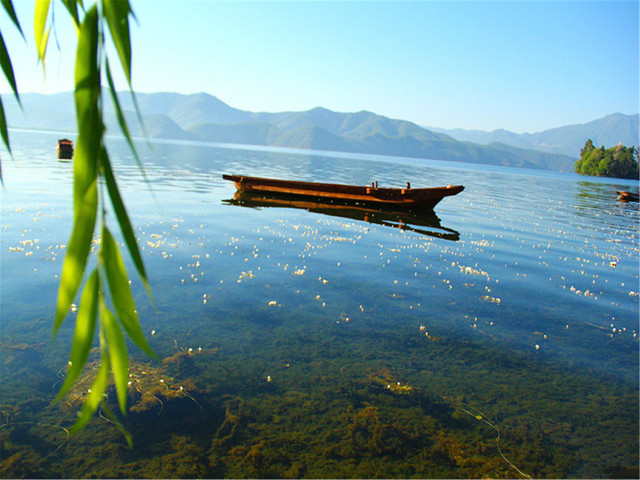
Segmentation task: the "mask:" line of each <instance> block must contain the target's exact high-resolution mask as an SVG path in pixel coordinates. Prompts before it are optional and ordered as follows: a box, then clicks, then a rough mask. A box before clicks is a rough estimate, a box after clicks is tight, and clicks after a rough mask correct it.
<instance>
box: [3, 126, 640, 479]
mask: <svg viewBox="0 0 640 480" xmlns="http://www.w3.org/2000/svg"><path fill="white" fill-rule="evenodd" d="M57 138H58V135H56V134H52V133H42V132H41V133H29V132H13V135H12V145H13V149H14V158H13V159H10V158H9V156H8V155H6V154H3V155H2V171H3V178H4V189H3V190H2V193H1V194H2V207H1V213H2V218H1V225H0V228H1V229H2V240H1V250H0V251H1V254H0V255H1V261H2V264H1V267H2V268H1V275H2V277H1V280H2V283H1V292H2V293H1V299H0V300H1V329H0V342H1V350H0V354H1V356H0V363H1V369H2V370H1V374H2V384H1V386H0V423H1V425H0V440H1V442H0V475H1V476H2V477H155V478H166V477H169V478H170V477H325V478H327V477H328V478H335V477H357V478H370V477H387V478H390V477H403V478H404V477H422V478H436V477H440V478H442V477H447V478H461V477H464V478H468V477H477V478H479V477H494V478H495V477H507V478H528V477H554V478H557V477H611V476H619V475H622V476H630V477H633V476H637V472H638V426H639V425H638V407H639V405H638V353H639V352H638V334H639V333H640V332H639V326H638V300H639V296H638V292H639V284H638V282H639V280H638V278H639V264H638V262H639V236H638V235H639V232H638V226H639V214H638V204H637V203H629V204H624V203H620V202H618V201H617V200H616V193H615V192H616V190H621V189H623V190H633V191H637V188H638V183H637V182H631V181H624V180H617V179H595V178H591V177H579V176H576V175H572V174H556V173H549V172H537V171H529V170H519V169H510V168H496V167H484V166H482V167H480V166H473V165H466V164H458V163H448V162H436V161H427V160H412V159H404V158H392V157H378V156H367V155H350V154H335V153H326V154H324V153H313V154H311V153H303V152H292V151H289V150H265V149H259V148H250V147H247V148H239V147H232V146H220V145H218V146H216V145H207V144H197V143H189V142H153V143H152V145H151V149H149V146H148V145H146V144H144V143H142V144H140V145H139V148H140V153H141V157H142V158H143V162H144V165H145V168H146V174H147V177H148V184H147V183H145V181H144V180H143V179H142V178H141V175H140V173H139V170H138V168H137V166H136V164H135V161H134V159H133V158H132V156H131V154H130V153H129V152H128V151H127V149H126V146H125V144H124V142H122V141H121V140H118V139H112V140H111V141H110V146H109V148H110V152H111V156H112V160H113V162H114V168H115V170H116V173H117V174H118V178H119V182H120V186H121V189H122V192H123V195H124V197H125V202H126V204H127V207H128V209H129V213H130V215H131V217H132V220H133V223H134V225H135V228H136V232H137V235H138V237H139V240H140V243H139V244H140V247H141V248H142V253H143V257H144V261H145V264H146V268H147V270H148V274H149V277H150V280H151V286H152V290H153V297H154V302H153V303H151V302H150V301H149V299H148V298H147V296H146V294H145V292H144V289H143V288H142V287H141V285H140V282H139V280H138V279H137V278H136V277H135V276H134V269H133V268H132V267H131V264H129V273H130V275H131V277H132V285H133V288H134V293H135V294H136V301H137V306H138V310H139V313H140V317H141V322H142V324H143V328H144V331H145V332H146V333H147V335H148V338H149V340H150V342H151V345H152V347H153V348H154V349H155V351H156V352H157V353H158V355H159V356H160V358H161V359H163V360H162V361H161V362H154V361H151V360H150V359H148V358H147V357H145V356H144V355H143V354H142V353H141V352H139V351H137V350H135V349H134V348H133V347H131V348H130V349H129V350H130V354H131V357H132V364H131V379H132V386H131V387H130V390H131V394H130V399H129V400H130V402H129V405H130V407H131V411H130V412H129V414H128V416H127V417H126V418H125V419H124V424H125V426H126V428H127V429H128V430H129V431H130V432H131V434H132V436H133V441H134V445H135V446H134V449H133V450H129V449H128V448H127V447H126V442H125V441H124V438H123V437H122V436H121V435H120V433H119V432H118V431H117V429H116V428H115V427H114V426H113V425H111V424H109V422H108V421H107V420H106V419H104V418H103V417H102V416H96V418H95V419H94V420H93V421H92V422H91V423H90V424H89V426H88V427H87V428H86V429H85V430H84V431H83V432H81V433H79V434H78V435H76V436H73V437H71V438H67V434H66V430H65V429H66V428H69V426H70V425H71V424H72V423H73V421H74V418H75V415H76V412H77V411H78V408H79V405H80V402H81V401H82V399H83V398H84V395H85V393H86V388H87V387H88V386H89V385H90V381H91V376H92V374H93V372H94V369H92V368H88V370H87V376H86V378H85V379H84V383H83V384H81V385H80V386H79V387H78V388H77V389H76V390H74V391H73V392H72V393H71V394H70V395H69V396H68V397H67V398H66V399H65V400H64V401H62V402H61V403H59V404H56V405H53V404H52V403H51V401H52V399H53V398H54V396H55V393H56V392H57V389H58V388H59V387H60V385H61V379H62V378H63V376H64V367H65V365H66V363H67V359H68V352H69V345H70V339H71V335H72V332H73V320H74V314H73V313H70V315H69V318H68V319H67V321H66V323H65V325H64V327H63V328H62V331H61V333H60V334H59V336H58V338H57V340H56V342H55V344H52V342H51V330H52V321H53V312H54V305H55V297H56V288H57V282H58V275H59V273H60V269H61V266H62V260H63V257H64V253H65V245H66V243H67V241H68V235H69V232H70V213H71V204H70V201H71V177H72V165H71V164H70V163H63V162H59V161H58V160H57V159H56V158H55V152H54V147H55V142H56V140H57ZM222 173H241V174H246V175H257V176H272V177H280V178H295V179H300V180H310V181H329V182H335V183H352V184H370V183H371V182H372V181H378V182H379V184H380V186H402V185H404V184H405V183H406V182H407V181H411V184H412V186H414V187H418V186H441V185H447V184H449V183H453V184H463V185H465V190H464V192H462V193H461V194H460V195H458V196H455V197H450V198H446V199H445V200H443V201H442V202H441V203H440V204H439V205H438V206H437V207H436V215H437V216H436V217H434V216H428V215H427V216H424V215H423V216H416V217H414V218H409V219H407V218H404V219H398V218H397V216H396V217H394V216H393V215H381V214H379V213H378V214H376V213H372V212H368V213H367V212H361V211H353V210H350V211H331V212H328V211H313V210H311V211H310V210H306V209H301V208H296V207H295V206H294V205H287V206H282V207H269V206H264V205H262V206H261V205H258V204H251V203H249V204H244V205H242V204H241V205H238V204H237V202H234V201H233V198H234V193H235V188H234V186H233V184H231V183H230V182H225V181H223V180H222V179H221V174H222ZM109 220H110V221H111V226H112V230H116V228H117V224H116V222H115V220H114V219H113V217H112V216H111V217H110V219H109ZM400 227H401V228H400ZM91 360H92V362H93V363H92V366H93V367H95V365H96V364H97V358H95V359H94V358H93V357H92V359H91ZM109 393H110V395H109V401H110V402H111V404H112V405H113V406H114V407H115V403H114V402H113V400H114V398H115V394H114V392H113V391H110V392H109Z"/></svg>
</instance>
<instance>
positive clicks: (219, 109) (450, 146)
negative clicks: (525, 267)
mask: <svg viewBox="0 0 640 480" xmlns="http://www.w3.org/2000/svg"><path fill="white" fill-rule="evenodd" d="M21 99H22V104H23V106H24V111H25V112H26V114H25V113H22V112H21V111H20V109H19V108H18V107H17V105H16V104H15V101H14V100H13V99H11V98H10V97H8V96H7V97H6V98H5V109H6V114H7V118H9V119H10V120H9V121H10V125H12V126H16V127H24V128H39V129H58V130H63V131H74V130H75V129H76V126H75V119H74V113H73V94H71V93H64V94H57V95H40V94H23V95H22V96H21ZM136 100H137V104H138V106H139V108H140V110H141V112H142V114H143V117H144V124H145V130H146V133H147V135H148V136H149V137H151V138H174V139H194V140H202V141H211V142H218V143H240V144H251V145H265V146H279V147H293V148H304V149H311V150H329V151H344V152H361V153H372V154H381V155H394V156H406V157H416V158H429V159H438V160H453V161H460V162H471V163H482V164H491V165H505V166H514V167H528V168H542V169H549V170H557V171H573V164H574V161H575V160H574V159H572V158H570V157H568V156H566V155H558V154H555V153H549V152H543V151H536V150H534V149H532V148H531V147H530V146H529V144H526V143H522V145H523V146H524V147H527V148H524V149H523V148H517V147H514V146H513V145H511V146H508V145H507V144H508V143H509V142H511V140H512V139H511V136H513V135H515V134H511V136H510V135H508V133H509V132H506V134H507V135H505V136H503V137H500V139H501V143H500V142H493V143H491V144H489V145H480V144H478V143H472V142H469V141H459V140H456V139H454V138H453V137H452V136H450V135H447V134H445V133H442V132H435V131H433V130H429V129H425V128H422V127H420V126H418V125H416V124H415V123H412V122H408V121H404V120H395V119H391V118H387V117H383V116H381V115H377V114H375V113H372V112H368V111H361V112H354V113H340V112H333V111H331V110H327V109H326V108H322V107H317V108H314V109H311V110H308V111H304V112H279V113H267V112H249V111H244V110H238V109H235V108H233V107H231V106H229V105H227V104H226V103H224V102H222V101H221V100H219V99H218V98H216V97H214V96H211V95H208V94H205V93H199V94H194V95H181V94H176V93H147V94H145V93H140V94H137V95H136ZM120 103H121V106H122V109H123V110H124V111H125V116H126V118H127V120H128V121H129V126H130V130H131V132H132V134H133V135H141V134H142V130H141V129H140V127H139V126H138V125H137V117H136V115H135V113H134V106H133V102H132V99H131V96H130V94H129V93H128V92H123V93H122V94H121V98H120ZM105 119H106V124H107V131H108V132H109V133H114V134H117V133H118V124H117V120H116V117H115V111H114V109H113V107H112V106H111V105H110V104H109V102H107V103H106V106H105ZM636 120H637V119H636ZM592 123H593V122H592ZM567 128H569V127H567ZM541 138H542V137H541ZM554 138H555V137H554V136H553V135H551V134H550V135H549V136H548V139H547V140H546V141H548V142H552V141H554ZM592 138H593V137H592ZM585 141H586V138H584V139H581V140H580V143H581V145H580V146H582V145H584V142H585ZM594 141H595V140H594ZM578 151H579V149H578Z"/></svg>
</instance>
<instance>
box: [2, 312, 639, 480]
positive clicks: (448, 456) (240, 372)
mask: <svg viewBox="0 0 640 480" xmlns="http://www.w3.org/2000/svg"><path fill="white" fill-rule="evenodd" d="M281 320H282V322H281V323H280V324H279V325H277V326H275V327H273V328H271V329H269V330H268V331H265V330H264V329H263V324H255V325H253V326H251V325H249V326H247V327H246V330H248V332H245V334H246V335H251V334H252V333H253V334H255V333H256V332H258V331H260V332H262V335H261V340H260V342H259V343H257V342H256V343H254V344H252V348H250V349H247V348H246V345H243V344H242V343H241V342H238V343H236V344H233V343H231V342H228V343H227V342H224V341H223V339H221V342H220V345H224V347H222V346H220V347H219V348H218V349H217V350H216V348H215V347H212V346H207V348H202V351H199V350H198V347H195V348H193V347H190V348H192V351H191V352H189V349H188V348H185V347H182V348H177V347H176V346H177V345H182V344H184V345H187V344H188V343H187V338H186V337H183V338H179V339H178V341H175V344H174V341H173V340H172V341H169V340H168V339H167V341H166V342H165V344H163V345H160V346H159V347H158V350H159V351H160V353H163V354H164V355H166V357H165V360H164V362H162V363H155V362H153V363H152V362H145V361H137V360H134V361H133V362H132V366H131V374H132V377H131V378H132V380H131V381H132V387H133V388H132V390H131V396H130V399H129V402H130V403H129V404H130V406H131V409H130V412H129V414H128V415H127V417H126V418H124V419H123V422H124V424H125V426H126V428H127V429H128V430H129V431H130V432H131V434H132V436H133V441H134V446H135V448H134V449H133V450H129V449H128V448H126V443H125V442H124V439H123V438H122V437H121V436H120V434H119V433H118V432H117V430H116V429H115V428H112V426H108V425H107V421H106V420H105V419H103V418H100V417H99V416H97V417H96V418H94V419H93V420H92V422H91V423H90V424H89V425H88V427H87V429H86V430H85V431H83V432H80V433H79V434H77V435H76V436H73V437H71V438H70V439H69V440H67V441H66V442H65V443H64V445H63V446H62V447H61V448H60V449H59V450H57V451H56V452H55V454H53V455H50V456H48V455H49V454H50V453H51V452H53V451H54V450H55V449H56V448H57V447H58V445H59V444H60V443H61V442H63V441H64V440H65V439H64V434H63V432H61V431H60V430H59V429H58V430H55V429H53V428H51V427H44V426H42V427H40V428H37V427H36V426H35V425H32V426H30V427H29V428H28V429H24V430H25V431H26V433H19V430H20V428H21V427H20V426H19V425H18V424H17V422H19V421H23V420H24V419H25V418H27V417H28V418H31V419H33V420H35V419H36V418H37V419H38V421H40V422H41V423H42V424H45V423H46V424H47V425H55V424H56V422H60V417H61V416H62V418H63V419H67V420H66V421H63V423H62V424H61V425H66V424H67V423H68V424H70V423H72V419H73V417H72V415H73V413H74V412H75V410H74V409H71V408H69V405H66V403H65V401H69V402H70V403H71V404H73V403H74V402H79V401H80V400H81V397H82V395H83V393H82V392H81V387H79V388H80V389H79V390H78V391H74V392H70V395H69V398H67V399H66V400H63V402H61V403H60V404H59V405H57V406H47V407H46V408H44V409H42V410H41V411H37V409H31V406H30V405H28V404H25V405H24V406H22V407H21V408H22V410H23V411H22V412H18V411H13V412H11V413H10V414H8V412H9V407H8V406H6V405H3V407H2V411H3V418H2V421H3V424H11V428H8V429H7V428H5V429H3V430H0V439H2V444H1V450H0V453H1V454H2V455H1V458H2V460H1V461H0V468H1V470H0V472H1V475H2V477H4V478H7V477H50V476H71V477H79V476H82V477H94V478H97V477H116V478H123V477H156V478H160V477H162V478H182V477H199V478H202V477H209V478H222V477H236V478H249V477H251V478H320V477H323V478H378V477H386V478H400V477H403V478H406V477H416V478H480V477H493V478H514V477H516V478H518V477H520V478H523V476H522V475H520V474H519V473H518V471H516V470H515V469H514V467H516V468H517V469H518V470H520V471H521V472H523V473H524V474H525V475H529V476H532V477H534V476H535V477H547V478H550V477H554V478H560V477H576V476H581V475H582V474H581V473H580V472H583V471H590V472H593V474H592V475H591V476H595V477H597V476H599V475H603V476H604V475H605V474H604V468H607V467H612V466H625V465H629V466H633V464H632V463H630V462H631V460H630V459H631V458H634V457H633V455H634V442H635V448H636V450H637V438H635V439H634V436H633V433H634V432H633V429H632V428H630V427H632V426H633V425H637V420H638V419H637V411H635V410H634V409H633V408H632V407H633V406H634V405H636V404H637V403H636V402H637V391H635V392H634V391H633V389H632V388H629V389H627V391H626V393H625V389H624V388H623V389H620V385H617V384H616V382H615V380H613V379H610V378H609V379H607V378H605V377H604V376H602V375H600V374H598V372H584V371H580V370H579V369H578V368H569V369H567V368H566V365H564V364H563V363H561V362H558V363H556V362H555V361H554V360H553V359H552V358H542V359H541V358H540V356H539V355H534V354H531V353H527V352H505V351H503V350H501V349H500V348H498V347H497V346H495V345H492V343H493V341H492V340H490V339H488V340H485V339H482V341H480V340H478V339H460V338H458V337H455V336H448V335H446V334H445V335H440V336H439V338H438V339H437V340H429V339H426V338H425V336H424V334H423V333H422V332H421V331H420V329H419V326H417V325H413V326H411V327H409V326H407V327H406V328H401V329H398V328H397V326H394V325H391V324H390V325H389V326H388V329H389V331H386V330H385V329H384V328H382V329H381V331H380V332H378V333H379V334H377V335H375V336H371V335H368V327H367V326H366V324H364V323H362V324H360V325H358V324H355V323H353V322H349V324H345V323H342V324H333V326H331V327H330V328H328V329H324V330H319V329H309V328H307V327H308V325H309V324H313V323H314V320H315V319H314V318H309V319H308V320H309V322H308V323H307V324H305V325H304V326H303V325H298V326H297V327H296V326H292V325H290V324H289V323H290V322H291V321H292V320H294V319H292V318H287V316H286V315H285V317H284V318H282V319H281ZM392 328H393V329H394V332H395V333H394V334H393V335H392V334H391V329H392ZM254 330H255V331H254ZM222 331H223V330H222V329H221V330H220V332H221V333H222ZM195 334H197V329H196V330H195V331H194V332H192V335H195ZM248 338H251V337H248ZM258 345H261V347H259V346H258ZM319 351H320V352H322V355H318V352H319ZM92 367H95V365H93V364H92V365H91V366H90V367H88V368H87V378H86V379H85V380H86V382H87V385H89V386H90V379H91V372H92V371H93V368H92ZM161 380H162V381H161ZM398 383H399V385H398ZM614 385H615V388H612V387H613V386H614ZM392 386H393V387H392ZM180 387H183V388H182V390H181V389H180ZM567 391H571V392H572V396H571V397H567V394H566V392H567ZM52 393H53V392H52ZM108 393H109V402H115V394H114V392H111V391H109V392H108ZM74 395H77V398H75V397H74ZM634 397H635V398H634ZM45 405H46V403H45ZM40 406H42V404H41V405H40ZM114 406H115V404H114ZM5 412H7V413H5ZM478 417H481V418H478ZM633 422H635V423H633ZM491 425H493V426H496V427H497V428H498V429H499V434H498V431H497V430H496V429H495V428H493V427H492V426H491ZM611 431H616V432H618V433H619V435H618V436H617V437H612V436H611V435H610V434H608V433H606V432H611ZM603 432H604V433H603ZM498 437H499V439H498ZM602 442H604V443H608V444H610V446H611V448H610V450H611V451H612V452H617V453H614V455H617V456H618V458H615V457H613V458H606V456H605V455H604V453H603V450H602V449H601V448H600V446H601V443H602ZM501 453H503V454H504V458H503V457H502V455H501ZM610 455H611V454H610ZM505 458H506V460H505ZM512 465H513V466H512ZM600 466H602V467H601V468H602V470H598V468H600ZM587 469H588V470H587Z"/></svg>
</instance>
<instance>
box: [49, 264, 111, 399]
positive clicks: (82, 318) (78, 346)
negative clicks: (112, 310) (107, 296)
mask: <svg viewBox="0 0 640 480" xmlns="http://www.w3.org/2000/svg"><path fill="white" fill-rule="evenodd" d="M99 291H100V276H99V275H98V269H95V270H94V271H93V273H92V274H91V275H90V276H89V279H88V280H87V283H86V284H85V286H84V290H83V292H82V297H81V298H80V308H79V309H78V316H77V318H76V329H75V332H74V334H73V343H72V344H71V355H70V357H69V368H68V369H67V376H66V377H65V379H64V383H63V384H62V388H60V391H59V392H58V395H56V398H55V399H54V402H58V401H59V400H60V399H61V398H62V397H64V395H65V394H66V393H67V392H68V391H69V389H70V388H71V387H72V386H73V384H74V383H75V382H76V380H77V379H78V377H79V376H80V374H81V373H82V370H83V369H84V366H85V364H86V363H87V359H88V358H89V352H90V351H91V345H92V344H93V338H94V336H95V331H96V318H97V316H98V296H99V295H98V293H99Z"/></svg>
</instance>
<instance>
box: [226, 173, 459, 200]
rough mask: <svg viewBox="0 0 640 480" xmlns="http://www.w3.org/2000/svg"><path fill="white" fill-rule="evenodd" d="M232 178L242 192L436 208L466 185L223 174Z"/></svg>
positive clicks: (228, 178)
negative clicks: (344, 182) (392, 184)
mask: <svg viewBox="0 0 640 480" xmlns="http://www.w3.org/2000/svg"><path fill="white" fill-rule="evenodd" d="M222 178H223V179H225V180H230V181H232V182H233V183H234V184H235V186H236V188H237V189H238V190H239V191H241V192H268V193H275V194H279V195H287V196H294V197H307V198H322V199H329V200H332V201H334V202H341V203H351V204H353V203H355V204H371V205H387V206H389V205H393V206H397V207H418V208H433V207H435V206H436V204H437V203H438V202H439V201H440V200H442V199H443V198H444V197H448V196H451V195H457V194H458V193H460V192H461V191H462V190H464V187H463V186H462V185H455V186H454V185H449V186H448V187H436V188H411V185H410V184H409V183H407V188H384V187H378V186H377V184H376V183H374V184H372V185H371V186H366V187H363V186H357V185H341V184H335V183H315V182H299V181H295V180H277V179H273V178H259V177H246V176H243V175H222Z"/></svg>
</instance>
